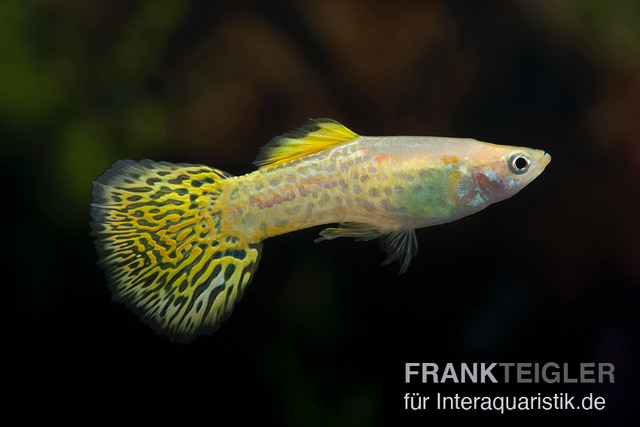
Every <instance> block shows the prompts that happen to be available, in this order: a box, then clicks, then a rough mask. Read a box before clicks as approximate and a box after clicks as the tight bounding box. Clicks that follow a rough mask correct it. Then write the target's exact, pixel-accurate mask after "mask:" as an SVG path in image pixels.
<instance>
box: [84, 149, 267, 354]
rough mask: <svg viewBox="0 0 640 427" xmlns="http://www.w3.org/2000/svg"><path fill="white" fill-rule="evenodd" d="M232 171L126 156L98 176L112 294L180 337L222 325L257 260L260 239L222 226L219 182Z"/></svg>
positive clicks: (101, 234) (102, 260)
mask: <svg viewBox="0 0 640 427" xmlns="http://www.w3.org/2000/svg"><path fill="white" fill-rule="evenodd" d="M230 177H231V176H230V175H228V174H226V173H225V172H222V171H219V170H216V169H212V168H209V167H207V166H200V165H189V164H172V163H166V162H153V161H151V160H142V161H141V162H134V161H131V160H120V161H118V162H116V163H114V165H113V166H112V167H111V169H109V170H107V171H106V172H104V173H103V174H102V175H101V176H100V177H99V178H98V179H96V180H95V181H94V183H93V190H92V196H93V203H92V204H91V216H92V218H93V222H92V224H91V226H92V229H93V234H94V235H95V237H96V247H97V249H98V252H99V264H100V265H101V266H102V267H104V269H105V270H106V274H107V278H108V281H109V285H110V287H111V291H112V295H113V298H114V299H115V300H117V301H121V302H123V303H124V304H125V305H126V306H128V307H129V308H131V309H132V310H133V311H135V312H136V313H138V314H139V315H140V317H141V318H142V319H143V320H145V321H146V322H147V323H149V324H150V325H151V326H152V327H153V328H154V329H156V330H157V331H158V332H160V333H162V334H164V335H167V336H169V337H170V338H171V339H173V340H175V341H183V342H186V341H190V340H192V339H194V338H195V337H196V336H197V335H200V334H203V333H210V332H213V331H214V330H216V329H217V328H218V327H219V326H220V323H221V322H222V321H223V320H225V319H226V318H227V317H228V316H229V315H230V314H231V311H232V310H233V305H234V304H235V302H236V301H238V300H239V299H240V297H241V296H242V294H243V292H244V290H245V287H246V286H247V284H248V283H249V282H250V281H251V277H252V275H253V272H254V271H255V270H256V268H257V267H258V261H259V258H260V252H261V249H262V245H261V243H260V242H243V241H241V239H240V238H239V237H238V236H227V235H224V234H223V233H222V231H221V230H220V218H221V215H222V210H221V207H220V206H219V203H218V200H219V196H220V194H221V192H222V189H221V187H222V186H221V185H220V183H221V181H222V180H224V179H226V178H230Z"/></svg>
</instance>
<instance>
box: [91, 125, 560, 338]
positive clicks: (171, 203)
mask: <svg viewBox="0 0 640 427" xmlns="http://www.w3.org/2000/svg"><path fill="white" fill-rule="evenodd" d="M550 161H551V156H549V154H547V153H545V152H544V151H541V150H535V149H531V148H525V147H511V146H501V145H495V144H489V143H486V142H480V141H476V140H473V139H459V138H440V137H416V136H394V137H385V136H382V137H371V136H359V135H357V134H356V133H354V132H352V131H351V130H349V129H348V128H346V127H345V126H343V125H341V124H339V123H338V122H336V121H333V120H330V119H310V120H308V121H307V122H306V123H305V124H304V125H302V126H301V127H299V128H297V129H295V130H294V131H292V132H289V133H285V134H284V135H281V136H279V137H276V138H274V139H273V140H272V141H271V142H270V143H269V144H267V145H266V146H265V147H263V148H262V150H261V152H260V154H259V156H258V159H257V160H256V162H255V164H256V165H257V166H259V169H258V170H256V171H255V172H252V173H249V174H246V175H243V176H231V175H229V174H227V173H225V172H222V171H220V170H217V169H213V168H210V167H208V166H202V165H191V164H173V163H167V162H154V161H151V160H142V161H140V162H135V161H132V160H119V161H117V162H116V163H114V164H113V166H112V167H111V168H110V169H108V170H107V171H105V172H104V173H103V174H102V175H101V176H100V177H99V178H97V179H96V180H95V181H94V182H93V190H92V196H93V203H92V204H91V216H92V218H93V222H92V224H91V225H92V229H93V234H94V236H95V237H96V247H97V249H98V252H99V264H100V265H101V266H102V267H104V269H105V270H106V274H107V278H108V281H109V285H110V287H111V291H112V295H113V298H114V300H117V301H121V302H123V303H124V304H125V305H126V306H128V307H129V308H130V309H132V310H133V311H135V312H137V313H138V314H139V315H140V317H141V318H142V319H143V320H144V321H145V322H147V323H148V324H149V325H151V326H152V327H153V328H154V329H156V330H157V331H158V332H160V333H162V334H164V335H167V336H169V337H170V338H171V339H173V340H176V341H183V342H187V341H190V340H192V339H194V338H195V337H196V336H198V335H200V334H203V333H210V332H213V331H214V330H216V329H217V328H218V327H219V325H220V323H221V322H222V321H223V320H225V319H226V318H227V317H228V316H229V315H230V314H231V311H232V309H233V306H234V304H235V303H236V301H238V299H239V298H240V297H241V296H242V294H243V292H244V290H245V288H246V286H247V284H248V283H249V282H250V281H251V278H252V276H253V273H254V272H255V270H256V268H257V267H258V260H259V258H260V252H261V250H262V241H263V240H264V239H266V238H268V237H272V236H277V235H279V234H283V233H288V232H291V231H295V230H300V229H303V228H307V227H313V226H316V225H321V224H330V223H339V226H338V227H336V228H333V227H332V228H327V229H325V230H323V231H322V232H321V233H320V236H321V237H320V238H319V239H318V240H330V239H335V238H336V237H354V238H356V239H358V240H370V239H374V238H377V237H379V238H381V239H382V247H383V249H384V250H385V251H386V252H387V255H388V257H387V260H386V261H385V263H389V262H392V261H396V260H398V261H399V262H400V272H401V273H402V272H404V271H406V269H407V267H408V266H409V263H410V261H411V258H412V257H413V256H414V255H415V254H416V251H417V248H418V243H417V240H416V235H415V231H414V230H415V229H416V228H419V227H427V226H431V225H436V224H442V223H446V222H450V221H454V220H456V219H459V218H462V217H464V216H467V215H470V214H473V213H475V212H478V211H480V210H482V209H484V208H486V207H487V206H488V205H490V204H491V203H495V202H498V201H500V200H504V199H506V198H508V197H511V196H513V195H514V194H515V193H517V192H518V191H520V190H521V189H522V188H523V187H524V186H525V185H527V184H528V183H530V182H531V181H532V180H534V179H535V178H536V177H537V176H538V175H540V173H542V171H543V170H544V168H545V167H546V166H547V164H549V162H550Z"/></svg>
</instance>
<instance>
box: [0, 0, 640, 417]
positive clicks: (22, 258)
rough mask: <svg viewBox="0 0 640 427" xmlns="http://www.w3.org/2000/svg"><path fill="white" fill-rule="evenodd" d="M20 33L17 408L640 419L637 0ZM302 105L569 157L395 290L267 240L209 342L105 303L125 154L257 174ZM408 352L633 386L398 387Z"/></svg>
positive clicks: (138, 9) (9, 307)
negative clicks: (566, 404)
mask: <svg viewBox="0 0 640 427" xmlns="http://www.w3.org/2000/svg"><path fill="white" fill-rule="evenodd" d="M0 23H1V25H0V61H1V62H0V141H2V144H1V151H0V162H1V163H0V173H1V174H2V176H1V182H2V197H1V199H2V210H1V212H2V218H1V219H2V227H3V235H4V236H5V237H4V238H3V239H2V241H3V248H4V251H3V252H4V255H2V260H3V265H5V268H6V269H5V271H8V274H6V273H5V274H4V275H3V278H2V292H1V296H0V298H1V299H0V305H1V307H2V309H1V312H2V313H3V317H5V321H4V322H3V332H4V333H3V335H4V340H3V344H2V354H3V356H4V360H5V361H4V362H3V364H4V366H3V367H4V370H3V372H4V374H3V375H4V376H5V378H4V384H3V387H4V388H5V389H6V390H8V391H9V394H10V396H12V397H13V398H15V401H14V400H13V399H9V400H6V399H3V402H2V404H0V405H2V406H3V407H4V409H16V408H28V409H20V413H21V416H22V419H30V418H32V417H36V416H45V417H47V419H49V420H54V419H63V420H70V419H73V418H80V419H83V420H84V421H86V422H87V423H93V422H95V421H96V420H103V419H107V418H112V419H114V420H125V419H126V420H132V419H133V418H132V417H133V416H136V418H135V419H139V420H141V421H144V420H150V419H153V418H156V417H160V418H161V419H162V420H167V421H168V420H170V419H172V418H169V417H177V420H179V421H180V422H184V423H187V422H196V421H201V422H205V423H207V424H212V425H217V424H222V423H223V422H227V420H230V421H232V422H234V423H241V422H246V421H252V420H255V419H256V417H257V419H258V420H259V423H260V424H263V425H283V426H299V425H305V426H321V425H334V426H382V425H403V424H416V425H426V424H429V423H432V422H433V421H434V420H440V421H444V422H450V421H456V420H460V419H466V418H471V417H474V418H478V419H486V420H489V421H491V422H499V421H506V422H507V423H509V424H513V423H521V422H523V421H526V420H532V421H533V422H535V423H537V424H539V423H540V422H546V421H547V420H551V419H556V418H563V419H565V420H567V421H580V422H581V423H583V424H596V425H613V424H615V423H617V424H618V425H625V424H632V423H631V419H632V418H637V409H636V405H637V402H638V399H639V398H640V393H639V389H640V387H639V386H638V380H639V379H640V372H639V371H640V368H639V367H638V362H639V361H640V345H639V338H638V337H639V333H640V322H639V320H640V314H639V313H640V259H639V255H640V222H639V221H638V207H639V203H638V198H639V197H640V3H639V2H638V1H632V0H619V1H615V2H610V1H605V0H600V1H586V0H585V1H582V0H573V1H570V0H568V1H563V2H556V1H553V0H543V1H535V2H528V1H497V0H496V1H483V2H466V1H410V0H397V1H393V2H385V1H371V0H325V1H320V0H317V1H311V0H309V1H303V0H300V1H275V2H261V1H236V2H232V1H215V2H213V1H212V2H196V1H191V2H183V1H167V2H155V1H137V2H127V1H96V2H83V1H73V0H49V1H45V0H43V1H32V2H22V1H18V0H5V1H2V2H0ZM309 117H331V118H334V119H336V120H338V121H340V122H342V123H343V124H345V125H347V126H349V127H350V128H351V129H353V130H354V131H355V132H358V133H360V134H363V135H398V134H410V135H440V136H452V137H473V138H476V139H480V140H485V141H491V142H494V143H499V144H508V145H523V146H530V147H535V148H540V149H544V150H546V151H548V152H549V153H551V155H552V156H553V160H552V162H551V164H550V165H549V166H548V168H547V170H546V171H545V172H544V173H543V174H542V175H541V176H540V177H539V178H538V179H537V180H536V181H534V182H533V183H532V184H531V185H530V186H529V187H527V188H526V189H525V190H524V191H523V192H522V193H520V194H518V195H517V196H515V197H514V198H512V199H509V200H507V201H504V202H502V203H500V204H498V205H495V206H492V207H490V208H489V209H487V210H486V211H483V212H481V213H479V214H477V215H474V216H471V217H468V218H465V219H463V220H460V221H457V222H455V223H451V224H447V225H443V226H439V227H433V228H428V229H422V230H418V239H419V242H420V250H419V252H418V255H417V257H415V258H414V260H413V263H412V265H411V267H410V268H409V271H408V272H407V273H406V274H404V275H402V276H398V265H397V264H394V265H391V266H380V265H379V264H380V262H381V261H382V260H383V259H384V254H383V253H382V252H381V251H380V250H379V248H378V245H377V244H376V243H375V242H364V243H363V242H353V241H350V240H344V241H334V242H323V243H320V244H314V243H313V239H314V238H315V237H316V236H317V233H318V231H320V228H318V229H310V230H303V231H299V232H296V233H292V234H288V235H284V236H280V237H277V238H274V239H270V240H267V241H266V242H265V244H264V251H263V257H262V260H261V263H260V267H259V268H258V271H257V273H256V275H255V278H254V280H253V282H252V284H251V286H250V287H249V288H248V289H247V292H246V293H245V295H244V298H243V300H242V301H241V302H240V303H239V304H237V305H236V309H235V311H234V314H233V316H232V317H231V318H230V319H229V320H228V321H227V322H226V323H225V324H224V325H223V327H222V328H221V329H220V330H219V331H218V332H216V333H215V334H214V335H212V336H204V337H200V338H199V339H197V340H196V341H195V342H193V343H192V344H188V345H179V344H174V343H171V342H169V341H168V340H167V339H165V338H164V337H161V336H157V335H156V334H155V333H154V332H153V331H152V330H151V329H149V328H148V327H147V326H145V325H144V324H142V323H141V322H140V321H139V320H138V319H137V317H136V316H135V315H133V314H131V313H130V312H128V311H127V310H125V309H124V308H123V307H122V306H121V305H118V304H115V303H113V302H111V299H110V295H109V293H108V289H107V285H106V281H105V279H104V276H103V273H102V271H101V270H100V269H99V268H98V267H97V266H96V253H95V250H94V248H93V242H92V240H91V238H90V236H89V225H88V224H89V221H90V218H89V203H90V188H91V181H92V180H93V179H95V177H97V176H98V175H99V174H100V173H101V172H102V171H103V170H104V169H106V168H108V167H109V166H110V164H111V163H112V162H114V161H115V160H117V159H121V158H132V159H142V158H151V159H154V160H166V161H173V162H188V163H203V164H207V165H211V166H215V167H217V168H220V169H223V170H225V171H228V172H230V173H233V174H243V173H247V172H250V171H252V170H253V167H252V165H251V162H252V161H253V160H254V158H255V156H256V154H257V153H258V150H259V148H260V147H261V146H262V145H263V144H264V143H266V142H267V141H268V140H269V139H270V138H272V137H273V136H275V135H278V134H280V133H283V132H285V131H288V130H290V129H292V128H294V127H296V126H298V125H299V124H301V123H302V122H304V120H306V119H307V118H309ZM406 362H438V363H442V364H444V363H447V362H451V363H461V362H466V363H473V362H478V363H479V362H541V363H546V362H557V363H569V364H570V366H572V367H574V368H575V367H576V366H577V364H578V363H580V362H596V363H597V362H609V363H614V365H615V368H616V371H615V380H616V382H615V384H602V385H598V384H596V385H586V384H579V385H564V384H555V385H548V386H543V385H535V384H533V385H531V384H529V385H525V384H521V385H513V386H509V385H505V384H497V385H496V384H494V385H490V384H476V385H473V384H471V385H469V384H467V385H433V384H427V385H422V384H419V383H415V384H405V383H404V364H405V363H406ZM407 392H419V393H421V394H422V395H425V396H426V395H430V396H435V393H437V392H441V393H446V394H454V393H460V394H463V395H470V396H482V395H505V396H530V395H536V394H537V393H538V392H543V393H547V394H553V393H565V392H567V393H572V394H574V395H577V396H579V397H582V396H583V395H587V394H588V393H594V394H595V395H598V396H603V397H605V398H606V402H607V407H606V409H605V410H604V411H601V412H599V413H594V412H590V413H586V412H582V411H575V412H565V411H554V412H539V411H529V412H522V411H517V412H513V413H509V414H505V415H498V414H495V413H485V412H481V411H470V412H463V411H457V412H439V411H435V410H426V411H420V412H413V413H410V412H407V411H404V410H403V405H404V401H403V396H404V395H405V393H407ZM433 398H434V397H432V399H433ZM20 404H22V405H26V406H20ZM87 414H89V416H90V417H89V418H85V417H86V416H87ZM138 417H139V418H138Z"/></svg>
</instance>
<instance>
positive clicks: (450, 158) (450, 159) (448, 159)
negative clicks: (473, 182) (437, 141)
mask: <svg viewBox="0 0 640 427" xmlns="http://www.w3.org/2000/svg"><path fill="white" fill-rule="evenodd" d="M458 160H460V159H459V158H458V157H457V156H444V157H443V158H442V161H443V162H444V163H455V162H457V161H458Z"/></svg>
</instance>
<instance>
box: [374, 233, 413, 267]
mask: <svg viewBox="0 0 640 427" xmlns="http://www.w3.org/2000/svg"><path fill="white" fill-rule="evenodd" d="M380 243H381V247H382V250H383V251H385V252H386V253H387V259H386V260H385V261H384V262H383V263H382V265H387V264H390V263H392V262H393V261H396V260H397V261H399V262H400V274H402V273H405V272H406V271H407V268H409V264H410V263H411V258H413V256H414V255H415V254H416V253H417V252H418V239H417V238H416V231H415V230H414V229H413V228H400V229H398V230H394V231H392V232H391V233H389V234H386V235H384V236H382V237H381V238H380Z"/></svg>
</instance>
